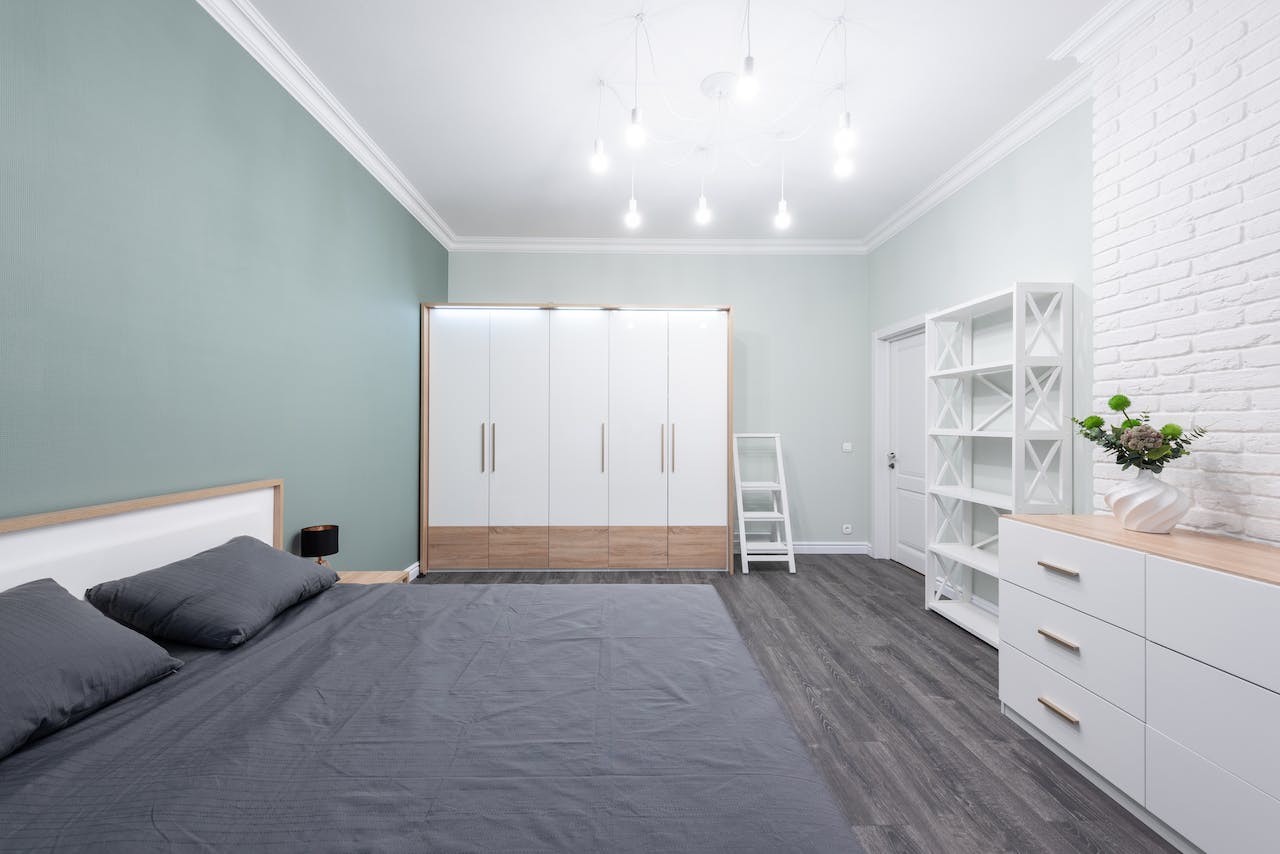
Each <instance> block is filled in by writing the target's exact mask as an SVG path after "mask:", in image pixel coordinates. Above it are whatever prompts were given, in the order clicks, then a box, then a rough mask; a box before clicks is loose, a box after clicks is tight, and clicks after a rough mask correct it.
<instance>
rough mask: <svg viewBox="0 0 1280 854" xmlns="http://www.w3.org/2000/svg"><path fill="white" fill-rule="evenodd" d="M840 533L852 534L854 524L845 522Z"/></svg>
mask: <svg viewBox="0 0 1280 854" xmlns="http://www.w3.org/2000/svg"><path fill="white" fill-rule="evenodd" d="M840 533H842V534H852V533H853V526H852V525H850V524H849V523H848V522H845V523H844V524H843V525H841V526H840Z"/></svg>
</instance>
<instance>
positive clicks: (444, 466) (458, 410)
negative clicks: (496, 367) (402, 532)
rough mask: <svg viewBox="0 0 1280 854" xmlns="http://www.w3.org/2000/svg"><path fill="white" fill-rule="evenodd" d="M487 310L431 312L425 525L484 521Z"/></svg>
mask: <svg viewBox="0 0 1280 854" xmlns="http://www.w3.org/2000/svg"><path fill="white" fill-rule="evenodd" d="M489 314H490V312H488V311H485V310H483V309H448V308H438V309H435V310H433V311H432V312H431V325H430V333H429V337H428V352H429V356H430V364H429V371H428V380H427V382H428V388H429V391H430V406H429V407H428V411H427V422H428V428H427V429H428V430H429V434H428V435H430V437H431V442H430V449H429V453H428V478H427V482H428V487H427V488H428V495H429V496H430V497H431V501H430V503H429V506H428V516H427V524H428V525H488V524H489V475H488V471H489V447H488V446H489Z"/></svg>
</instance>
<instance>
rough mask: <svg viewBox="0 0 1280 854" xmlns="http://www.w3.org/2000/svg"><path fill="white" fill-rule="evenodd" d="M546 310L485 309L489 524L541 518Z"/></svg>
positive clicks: (537, 522)
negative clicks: (486, 318) (487, 359)
mask: <svg viewBox="0 0 1280 854" xmlns="http://www.w3.org/2000/svg"><path fill="white" fill-rule="evenodd" d="M549 314H550V312H548V311H542V310H540V309H536V308H534V309H494V310H492V311H490V312H489V382H488V390H489V525H491V526H519V525H526V526H527V525H533V526H545V525H546V524H547V483H548V458H547V432H548V426H549V425H548V398H547V384H548V373H547V371H548V347H549V341H548V325H549V324H548V315H549ZM446 500H447V498H446Z"/></svg>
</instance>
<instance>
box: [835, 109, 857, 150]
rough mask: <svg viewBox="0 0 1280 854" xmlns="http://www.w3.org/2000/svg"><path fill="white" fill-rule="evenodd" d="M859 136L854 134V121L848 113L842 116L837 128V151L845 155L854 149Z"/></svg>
mask: <svg viewBox="0 0 1280 854" xmlns="http://www.w3.org/2000/svg"><path fill="white" fill-rule="evenodd" d="M857 141H858V136H857V134H855V133H854V132H853V119H852V117H851V116H850V115H849V114H848V113H841V114H840V123H839V124H838V125H837V126H836V137H835V144H836V151H839V152H840V153H842V154H843V153H845V152H847V151H850V150H852V149H853V146H854V144H855V143H856V142H857Z"/></svg>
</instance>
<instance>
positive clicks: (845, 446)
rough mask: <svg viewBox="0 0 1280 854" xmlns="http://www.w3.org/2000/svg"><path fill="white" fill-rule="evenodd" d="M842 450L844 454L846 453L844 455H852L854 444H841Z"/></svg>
mask: <svg viewBox="0 0 1280 854" xmlns="http://www.w3.org/2000/svg"><path fill="white" fill-rule="evenodd" d="M840 450H841V451H843V452H844V453H846V454H852V453H853V443H852V442H841V443H840Z"/></svg>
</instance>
